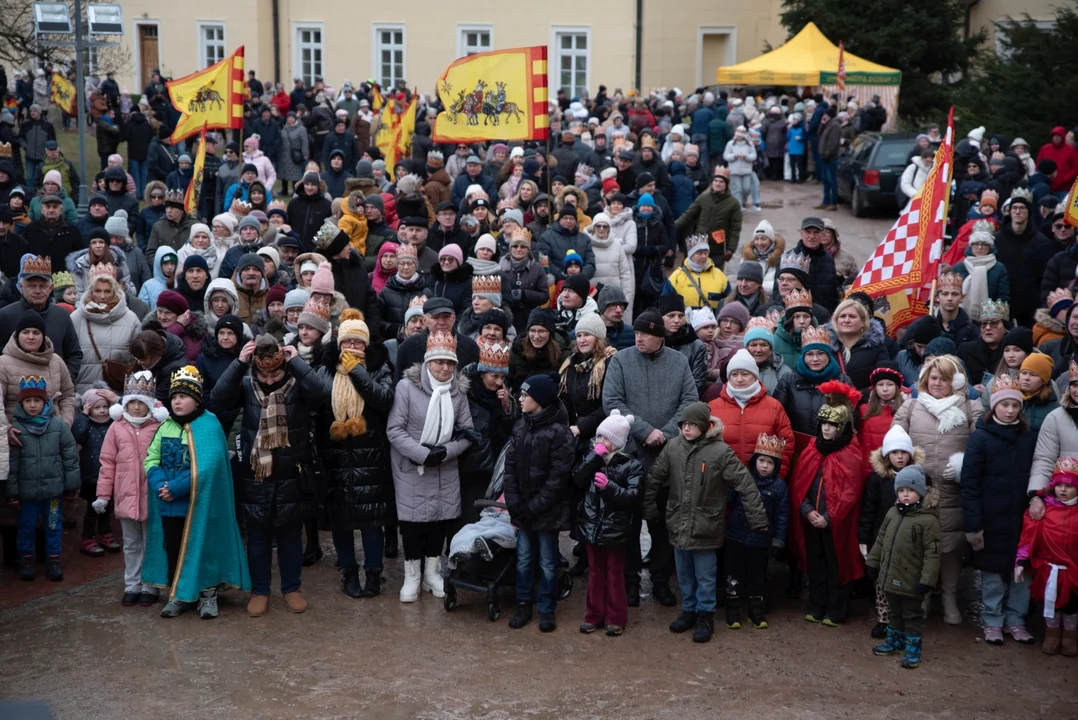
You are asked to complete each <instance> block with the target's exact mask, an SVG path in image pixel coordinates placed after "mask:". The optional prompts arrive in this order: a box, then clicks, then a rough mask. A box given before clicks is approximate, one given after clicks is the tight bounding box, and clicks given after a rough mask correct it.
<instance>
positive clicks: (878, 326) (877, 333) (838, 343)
mask: <svg viewBox="0 0 1078 720" xmlns="http://www.w3.org/2000/svg"><path fill="white" fill-rule="evenodd" d="M824 327H825V328H827V329H828V330H830V331H831V349H832V350H834V351H835V352H836V353H841V352H842V340H840V339H839V336H838V331H837V330H835V328H834V326H833V325H832V324H831V323H830V322H828V323H826V324H824ZM886 343H887V333H886V332H885V331H884V328H883V323H878V322H875V318H870V319H869V322H868V332H866V333H865V334H864V335H862V336H861V339H860V340H858V341H857V343H856V344H855V345H854V347H866V348H874V347H881V346H883V345H885V344H886Z"/></svg>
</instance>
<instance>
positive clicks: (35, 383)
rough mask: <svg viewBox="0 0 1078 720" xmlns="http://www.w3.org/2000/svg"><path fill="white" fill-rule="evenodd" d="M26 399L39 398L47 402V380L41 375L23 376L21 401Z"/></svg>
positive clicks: (20, 384) (20, 379) (20, 389)
mask: <svg viewBox="0 0 1078 720" xmlns="http://www.w3.org/2000/svg"><path fill="white" fill-rule="evenodd" d="M25 397H37V398H41V399H42V400H47V399H48V397H49V395H48V389H47V388H46V387H45V378H43V377H41V376H40V375H23V376H22V377H21V378H19V400H22V399H23V398H25Z"/></svg>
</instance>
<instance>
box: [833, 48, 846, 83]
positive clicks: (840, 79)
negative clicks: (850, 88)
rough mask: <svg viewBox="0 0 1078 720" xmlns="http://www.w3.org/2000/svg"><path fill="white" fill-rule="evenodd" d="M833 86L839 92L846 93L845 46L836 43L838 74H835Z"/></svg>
mask: <svg viewBox="0 0 1078 720" xmlns="http://www.w3.org/2000/svg"><path fill="white" fill-rule="evenodd" d="M835 84H836V85H838V91H839V92H846V45H845V43H843V42H842V41H841V40H839V41H838V72H837V73H835Z"/></svg>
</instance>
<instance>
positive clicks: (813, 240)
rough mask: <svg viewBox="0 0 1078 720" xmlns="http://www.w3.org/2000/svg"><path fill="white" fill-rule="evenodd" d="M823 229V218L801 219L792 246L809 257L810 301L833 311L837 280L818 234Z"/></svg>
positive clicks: (776, 288) (832, 262) (837, 289)
mask: <svg viewBox="0 0 1078 720" xmlns="http://www.w3.org/2000/svg"><path fill="white" fill-rule="evenodd" d="M823 231H824V225H823V220H821V219H820V218H818V217H807V218H805V219H804V220H802V221H801V240H799V241H798V243H797V246H796V247H795V248H794V249H795V250H797V251H798V252H799V253H801V254H802V255H807V256H808V257H809V284H808V286H807V289H808V290H809V291H811V292H812V301H813V302H815V303H819V304H820V305H822V306H823V307H825V308H827V310H828V312H834V310H835V308H836V307H838V303H839V300H840V299H841V297H840V294H839V281H838V275H837V273H836V271H835V261H834V259H833V258H832V257H831V255H830V254H828V252H827V250H825V249H824V247H823V245H822V244H821V243H820V234H821V233H822V232H823ZM774 292H775V293H777V292H778V279H777V277H776V280H775V289H774Z"/></svg>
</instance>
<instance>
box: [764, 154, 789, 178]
mask: <svg viewBox="0 0 1078 720" xmlns="http://www.w3.org/2000/svg"><path fill="white" fill-rule="evenodd" d="M784 165H785V163H784V162H783V158H782V157H781V156H780V157H777V158H774V157H769V158H768V159H767V178H768V179H769V180H782V177H783V166H784Z"/></svg>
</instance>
